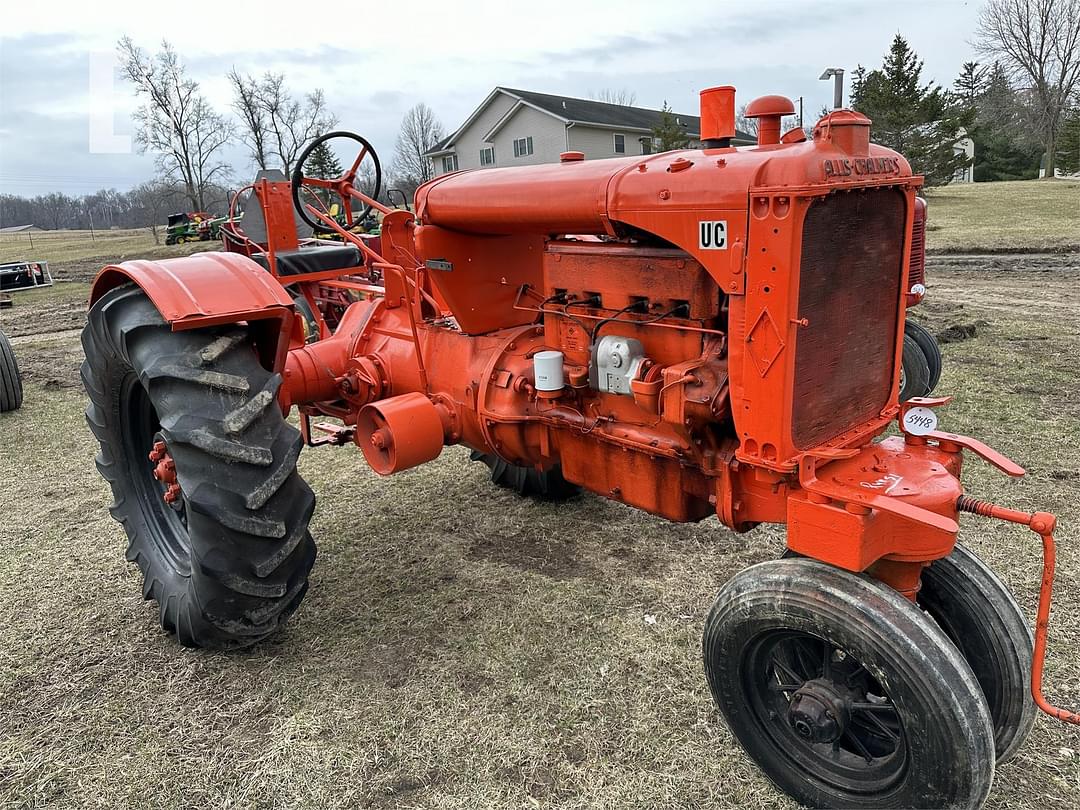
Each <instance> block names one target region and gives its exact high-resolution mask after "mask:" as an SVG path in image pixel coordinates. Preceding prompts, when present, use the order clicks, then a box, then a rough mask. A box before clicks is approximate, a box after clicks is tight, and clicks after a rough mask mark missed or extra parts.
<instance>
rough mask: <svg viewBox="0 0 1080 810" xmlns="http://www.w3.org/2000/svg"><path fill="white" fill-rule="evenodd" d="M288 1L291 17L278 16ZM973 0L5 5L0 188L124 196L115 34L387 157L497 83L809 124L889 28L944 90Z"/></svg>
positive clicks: (135, 169) (467, 108)
mask: <svg viewBox="0 0 1080 810" xmlns="http://www.w3.org/2000/svg"><path fill="white" fill-rule="evenodd" d="M286 6H287V7H289V8H292V9H295V10H296V11H297V13H298V17H296V18H292V17H289V16H287V15H286V14H285V13H283V12H282V11H281V10H280V9H282V8H283V7H286ZM979 7H980V2H979V0H973V2H949V1H948V0H945V1H943V0H912V1H911V2H905V3H899V2H880V1H879V2H872V1H871V0H819V1H818V2H814V1H813V0H810V1H807V0H802V1H801V2H772V1H770V0H757V1H756V2H749V3H748V2H745V0H741V1H740V2H734V3H728V2H723V1H722V0H721V1H719V2H718V0H711V2H697V1H696V0H675V2H671V3H665V2H662V0H619V2H610V3H600V2H587V0H578V2H572V3H560V2H555V3H552V2H547V3H515V2H509V0H502V2H472V3H461V2H457V3H455V2H453V0H450V2H447V0H438V2H430V3H429V2H426V0H425V1H424V2H412V3H407V2H398V3H377V2H373V3H367V2H359V3H345V4H341V3H315V2H305V3H297V2H293V3H288V4H281V3H274V2H262V3H254V2H247V1H246V0H244V1H242V2H241V1H238V0H225V2H216V3H207V2H204V0H198V2H181V3H180V4H176V3H162V2H160V0H158V2H146V0H144V1H143V2H138V3H136V2H109V1H108V0H99V2H87V0H82V2H78V3H74V2H69V1H68V0H64V1H63V2H57V1H56V0H53V2H48V3H45V2H33V1H32V0H31V1H30V2H27V1H26V0H23V1H22V2H12V3H6V4H5V6H4V9H3V12H2V13H0V192H8V193H15V194H28V195H33V194H41V193H46V192H49V191H55V190H60V191H65V192H68V193H71V194H81V193H87V192H91V191H95V190H97V189H99V188H102V187H115V188H118V189H121V190H123V189H127V188H130V187H131V186H132V185H134V184H136V183H138V182H141V181H142V180H144V179H147V178H148V177H149V176H150V175H151V174H152V173H153V158H152V157H151V156H149V155H140V154H138V153H137V152H135V151H127V152H122V153H119V154H103V153H101V152H94V151H92V150H91V141H92V140H93V139H92V138H91V137H90V131H91V121H92V120H95V119H96V120H98V121H104V122H105V140H104V143H106V144H108V145H109V146H108V148H111V149H123V147H124V138H123V136H127V135H130V134H131V132H132V125H131V121H130V115H131V111H132V109H133V108H134V106H135V102H134V99H133V98H132V95H131V92H130V88H129V87H127V86H126V85H125V84H124V83H123V82H121V81H120V80H119V78H118V77H117V79H116V80H115V81H113V82H110V81H109V79H110V78H111V77H110V76H109V73H110V70H109V63H110V60H112V62H113V64H114V65H115V57H114V54H115V45H116V41H117V39H118V38H119V37H120V36H122V35H124V34H128V35H130V36H131V37H132V38H133V39H134V40H135V41H136V42H137V43H138V44H140V45H142V46H143V47H144V48H147V49H153V48H155V47H156V46H157V44H158V43H159V42H160V41H161V39H162V38H163V37H165V38H168V39H169V41H171V42H172V43H173V44H174V45H175V46H176V48H177V50H178V51H179V52H180V53H181V54H182V55H183V57H184V59H185V61H186V63H187V67H188V72H189V74H190V75H191V76H192V77H193V78H195V79H197V80H198V81H199V82H200V83H201V84H202V87H203V91H204V93H205V94H206V96H207V97H208V98H209V99H210V101H211V102H212V103H213V104H214V105H215V106H216V107H218V109H219V110H221V111H223V112H228V111H229V105H230V93H229V88H228V85H227V83H226V81H225V73H226V72H227V71H228V70H229V69H230V68H231V67H233V66H236V67H237V68H239V69H240V70H241V71H246V72H252V73H261V72H263V71H266V70H272V71H275V72H282V73H284V74H286V77H287V81H288V83H289V85H290V87H291V88H292V89H293V90H294V91H298V92H299V91H306V90H309V89H311V88H314V87H321V88H322V89H323V90H324V91H325V93H326V97H327V101H328V103H329V106H330V108H331V110H332V111H333V112H334V113H336V114H337V116H338V118H339V119H340V121H341V125H342V127H343V128H345V129H351V130H354V131H356V132H359V133H361V134H363V135H366V136H367V137H368V138H369V139H370V140H371V141H372V142H373V143H374V145H375V147H376V149H377V150H378V152H379V154H380V157H381V158H382V160H383V162H384V164H389V163H390V162H391V160H392V157H393V146H394V138H395V136H396V133H397V129H398V125H399V123H400V120H401V116H402V114H403V113H404V112H405V111H406V110H407V109H408V108H409V107H410V106H412V105H413V104H415V103H416V102H418V101H424V102H426V103H427V104H429V105H430V106H431V107H432V108H433V109H434V110H435V113H436V115H437V116H438V117H439V118H440V119H441V120H442V122H443V123H444V124H445V125H446V127H447V130H448V131H450V130H453V129H454V128H456V127H457V126H458V125H459V124H460V123H461V122H462V121H463V120H464V118H465V117H466V116H467V115H468V114H469V113H470V112H471V111H472V110H473V108H475V107H476V105H477V104H479V103H480V101H481V100H482V99H483V98H484V96H485V95H487V93H488V92H490V90H491V89H492V88H493V87H494V86H496V85H504V86H508V87H516V88H521V89H527V90H535V91H539V92H547V93H558V94H563V95H571V96H579V97H583V98H587V97H589V95H590V93H596V92H597V91H599V90H601V89H603V88H612V89H622V88H626V89H629V90H632V91H633V92H635V93H636V94H637V102H636V103H637V105H638V106H644V107H659V106H660V105H661V104H662V103H663V102H664V101H665V100H667V101H668V102H669V103H670V104H671V105H672V107H673V108H674V109H675V111H676V112H683V113H688V114H696V113H697V92H698V91H699V90H701V89H702V88H704V87H710V86H713V85H717V84H733V85H735V86H736V87H737V89H738V101H737V103H739V104H741V103H745V102H747V101H749V100H750V99H752V98H754V97H755V96H757V95H761V94H764V93H782V94H784V95H788V96H791V97H793V98H794V97H798V96H800V95H801V96H803V97H804V98H805V104H806V115H807V118H808V119H811V116H813V115H815V114H816V113H817V112H818V111H819V110H820V109H821V107H822V106H823V105H826V104H828V103H830V101H831V98H832V85H831V83H829V82H823V81H819V80H818V76H819V75H820V74H821V71H822V70H823V69H824V68H826V67H831V66H836V67H844V68H847V69H848V70H849V71H850V69H852V68H854V67H855V66H856V65H857V64H859V63H862V64H864V65H868V66H871V67H873V66H877V65H879V64H880V63H881V58H882V55H883V54H884V53H885V51H886V50H887V48H888V46H889V42H890V41H891V39H892V37H893V36H894V35H895V34H896V33H897V32H899V33H901V34H903V35H904V36H905V37H906V38H907V39H908V40H909V41H910V42H911V44H912V46H913V47H914V48H915V50H916V51H917V52H918V54H919V56H920V57H921V58H922V59H923V60H924V61H925V63H926V64H925V68H924V78H925V79H929V78H932V79H934V80H935V81H937V82H939V83H942V84H945V85H949V84H951V83H952V80H953V78H954V77H955V76H956V74H957V73H958V72H959V70H960V66H961V64H962V63H963V62H964V61H965V60H968V59H972V58H974V57H973V56H972V48H971V45H970V44H969V40H970V38H971V31H972V28H973V26H974V22H975V17H976V15H977V13H978V9H979ZM349 9H351V10H353V12H354V13H353V14H352V16H349V15H348V13H347V11H348V10H349ZM92 64H98V65H102V64H103V65H104V66H105V68H104V71H101V70H99V71H98V72H99V74H103V75H104V76H105V79H106V81H105V91H104V92H103V91H100V90H99V91H97V92H93V93H92V92H90V77H91V65H92ZM111 72H112V73H115V67H114V68H113V70H112V71H111ZM110 84H111V85H112V86H111V89H110V88H109V85H110ZM92 111H93V113H94V116H92V115H91V112H92ZM110 123H111V125H112V132H109V131H108V130H109V124H110ZM99 131H100V127H99ZM114 135H118V136H120V138H119V139H117V138H115V137H113V136H114ZM95 142H96V143H98V144H100V143H102V140H101V138H100V137H99V138H98V139H97V140H96V141H95ZM229 157H230V159H231V160H232V162H233V164H234V166H235V169H236V175H235V180H236V181H244V180H245V179H246V178H247V177H248V175H249V174H250V163H249V161H248V160H247V158H246V157H245V155H244V153H243V151H242V149H241V148H239V147H234V148H232V149H231V151H230V154H229Z"/></svg>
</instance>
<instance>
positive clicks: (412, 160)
mask: <svg viewBox="0 0 1080 810" xmlns="http://www.w3.org/2000/svg"><path fill="white" fill-rule="evenodd" d="M442 137H443V125H442V123H440V121H439V119H437V118H436V117H435V113H434V112H432V110H431V107H429V106H428V105H427V104H424V103H423V102H421V103H419V104H417V105H416V106H414V107H413V108H412V109H410V110H409V111H408V112H407V113H405V117H404V118H403V119H402V120H401V131H400V132H399V133H398V136H397V143H396V145H395V149H394V172H393V173H394V176H395V178H396V179H397V182H398V184H399V185H402V186H407V187H411V188H413V189H415V188H416V187H417V186H419V185H421V184H422V183H426V182H427V181H428V180H430V179H431V178H433V177H434V176H435V164H434V163H433V162H432V160H431V158H429V157H427V156H426V155H425V154H424V153H425V152H427V151H428V150H429V149H431V147H433V146H434V145H435V144H437V143H438V142H439V141H440V140H442Z"/></svg>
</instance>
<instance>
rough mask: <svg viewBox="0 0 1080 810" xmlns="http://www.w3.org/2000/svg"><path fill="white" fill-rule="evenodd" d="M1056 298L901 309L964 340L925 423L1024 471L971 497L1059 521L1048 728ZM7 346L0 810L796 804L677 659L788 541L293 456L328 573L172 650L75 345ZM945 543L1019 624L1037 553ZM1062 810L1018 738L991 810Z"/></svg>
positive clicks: (1046, 739)
mask: <svg viewBox="0 0 1080 810" xmlns="http://www.w3.org/2000/svg"><path fill="white" fill-rule="evenodd" d="M1070 268H1071V269H1070ZM1077 273H1078V268H1077V266H1076V265H1075V264H1072V265H1067V264H1062V265H1061V266H1059V267H1057V268H1056V269H1052V270H1050V271H1046V270H1045V268H1040V267H1032V266H1029V265H1028V263H1027V262H1026V261H1025V260H1023V259H1015V260H1001V261H998V262H996V263H995V264H992V265H990V266H987V265H985V264H979V265H977V266H974V267H965V266H963V265H962V263H957V264H950V265H941V264H939V263H938V262H935V263H933V264H932V266H931V272H930V279H931V281H930V284H931V296H930V297H929V299H928V301H927V302H926V303H925V304H924V305H923V307H921V308H920V312H919V314H920V317H921V318H922V319H923V320H924V321H927V322H928V323H929V324H930V325H931V326H932V327H933V328H934V329H935V330H940V329H943V328H945V327H947V326H951V325H955V324H957V323H965V324H966V323H980V322H982V321H985V322H986V323H985V324H982V325H980V326H978V332H977V335H976V337H975V338H973V339H970V340H967V341H964V342H959V343H951V344H948V345H946V346H945V347H944V352H945V374H944V377H943V380H942V383H941V386H940V390H941V391H947V392H954V393H956V394H957V395H958V396H957V400H956V402H955V403H954V404H953V405H951V406H950V407H949V408H948V409H947V411H946V412H945V424H946V425H947V427H948V428H950V429H955V430H959V431H964V432H969V433H972V434H974V435H977V436H981V437H983V438H985V439H986V440H987V441H989V442H990V443H991V444H993V445H995V446H997V447H999V448H1000V449H1001V450H1003V451H1005V452H1006V453H1008V454H1010V455H1012V456H1013V457H1015V458H1017V459H1018V460H1019V461H1020V462H1021V463H1023V464H1024V465H1025V466H1027V468H1028V470H1029V471H1030V474H1029V477H1028V478H1027V479H1025V480H1024V481H1021V482H1014V481H1011V480H1008V479H1006V478H1005V477H1004V476H1001V475H1000V474H997V473H996V472H994V471H993V470H990V469H988V468H987V466H986V465H984V464H981V463H980V462H978V461H972V462H970V463H969V465H968V468H967V470H966V472H965V477H966V480H967V482H968V484H969V486H970V489H971V490H972V491H973V492H976V493H978V494H980V495H983V496H986V497H990V498H993V499H998V500H1000V501H1002V502H1005V503H1009V504H1012V505H1016V506H1020V507H1024V508H1035V507H1040V508H1049V509H1053V510H1056V511H1057V513H1058V515H1059V516H1060V518H1061V523H1062V532H1061V540H1062V547H1061V552H1060V561H1059V586H1058V593H1057V595H1056V602H1055V605H1056V608H1055V612H1054V617H1053V623H1052V626H1053V634H1052V639H1051V657H1050V661H1049V667H1048V672H1047V684H1048V687H1049V691H1050V693H1051V695H1052V696H1053V697H1055V698H1057V699H1058V700H1060V701H1061V702H1062V703H1064V704H1065V705H1068V706H1077V705H1080V675H1078V674H1077V671H1076V656H1075V650H1076V649H1077V648H1078V647H1080V618H1078V612H1080V585H1078V584H1077V582H1080V546H1077V543H1076V540H1077V538H1078V537H1080V532H1078V531H1077V528H1076V527H1077V526H1078V525H1080V508H1078V506H1077V503H1078V502H1080V449H1078V448H1080V399H1078V397H1080V394H1078V389H1077V384H1076V371H1075V368H1076V367H1075V358H1076V356H1077V355H1078V353H1080V295H1078V293H1077V284H1076V282H1077V278H1078V275H1077ZM69 288H71V289H69ZM82 294H83V290H82V289H77V288H73V286H72V285H58V286H57V288H55V289H54V290H52V291H42V292H39V293H35V294H34V296H36V298H34V299H25V300H24V299H20V302H19V304H18V306H17V307H16V309H15V310H13V311H11V312H7V313H4V315H3V316H2V321H3V322H0V325H2V326H3V328H5V329H9V328H12V327H14V326H15V325H16V324H18V323H23V324H33V323H35V322H37V321H38V313H39V312H41V311H43V308H44V310H48V311H52V312H54V313H60V314H59V315H57V317H59V318H60V319H61V322H62V321H63V318H64V317H65V316H64V314H63V313H65V312H70V311H75V308H77V307H80V306H81V303H80V298H81V296H82ZM953 301H963V303H962V304H959V303H951V302H953ZM49 307H51V308H52V309H51V310H49V309H48V308H49ZM24 331H25V332H26V334H24V335H23V336H22V337H19V338H17V344H16V349H17V351H18V352H19V354H20V359H21V360H22V362H23V367H24V370H26V371H27V372H28V380H27V396H26V403H25V405H24V407H23V409H22V410H21V411H19V412H17V413H14V414H3V415H0V479H2V480H3V481H4V484H5V486H4V487H2V488H0V516H2V520H0V706H2V707H3V708H2V710H0V806H12V807H34V806H45V805H47V806H56V807H118V806H120V807H147V808H149V807H153V808H172V807H175V808H181V807H184V808H186V807H227V806H228V807H236V806H238V807H299V806H308V807H342V808H346V807H347V808H354V807H391V806H393V807H398V806H401V807H418V808H476V807H506V808H519V807H528V806H544V807H565V808H578V807H613V808H630V807H640V808H656V807H725V808H726V807H754V808H775V807H786V806H789V804H788V803H787V802H786V800H784V799H783V798H782V797H779V796H778V795H777V794H776V792H775V791H774V790H773V789H772V787H771V786H770V785H769V784H768V782H767V781H766V780H765V779H764V778H763V777H762V776H761V775H760V774H759V772H758V771H757V770H756V768H755V767H754V766H753V765H752V764H751V763H750V762H749V761H748V760H747V759H746V758H745V757H744V756H743V754H742V753H741V751H740V749H739V748H738V746H737V745H735V743H734V741H733V739H732V737H731V735H730V734H729V733H728V731H727V729H726V727H725V726H724V724H723V722H722V721H721V720H720V719H719V718H718V716H717V713H716V711H715V709H714V708H713V706H712V703H711V701H710V699H709V696H708V692H707V689H706V686H705V683H704V678H703V675H702V671H701V663H700V652H699V646H698V645H699V639H700V632H701V626H702V623H703V620H704V616H705V613H706V612H707V610H708V608H709V605H710V602H711V600H712V597H713V594H714V593H715V592H716V590H717V589H718V588H719V586H720V584H721V583H722V582H724V580H726V579H727V578H728V577H730V576H731V575H732V574H734V573H735V572H736V571H738V570H739V569H740V568H742V567H744V566H745V565H747V564H750V563H753V562H757V561H760V560H766V559H771V558H774V557H776V556H777V555H778V554H779V553H780V551H781V550H782V547H783V546H782V532H781V530H780V529H778V528H775V527H769V528H760V529H758V530H756V531H754V532H752V533H750V534H748V535H733V534H731V533H730V532H728V531H726V530H724V529H723V528H722V527H720V526H719V525H718V524H717V522H716V521H715V520H708V521H705V522H703V523H701V524H698V525H672V524H669V523H665V522H664V521H662V520H659V519H657V518H653V517H651V516H649V515H646V514H643V513H640V512H636V511H633V510H630V509H628V508H625V507H622V506H620V505H618V504H614V503H610V502H607V501H603V500H601V499H598V498H594V497H584V498H582V499H580V500H579V501H577V502H575V503H572V504H569V505H565V506H553V505H545V504H538V503H535V502H532V501H528V500H523V499H520V498H517V497H515V496H512V495H510V494H507V493H505V492H502V491H499V490H495V489H493V488H492V487H490V486H489V485H488V483H487V481H486V476H485V474H484V470H483V469H482V468H481V467H480V466H479V465H476V464H470V463H468V462H467V454H466V453H465V452H464V451H463V450H461V449H460V448H451V449H448V450H446V451H445V452H444V453H443V455H442V457H441V458H440V459H439V460H438V461H436V462H434V463H432V464H430V465H428V466H426V467H424V468H422V469H419V470H415V471H411V472H408V473H404V474H402V475H400V476H396V477H394V478H391V479H383V478H379V477H377V476H375V475H373V474H371V473H370V472H369V471H368V470H367V468H366V466H365V464H364V462H363V459H362V457H361V456H360V454H359V453H357V452H355V450H350V449H348V448H343V449H338V450H331V449H321V450H309V451H307V452H305V453H304V454H303V456H302V458H301V471H302V473H303V475H304V476H305V477H306V478H307V479H308V480H309V481H310V482H311V483H312V485H313V486H314V488H315V490H316V492H317V493H318V496H319V507H318V509H317V512H316V516H315V519H314V522H313V524H312V530H313V532H314V534H315V537H316V539H317V540H318V542H319V544H320V558H319V561H318V563H317V565H316V569H315V572H314V575H313V579H312V589H311V592H310V594H309V595H308V598H307V600H306V602H305V604H304V606H303V607H302V608H301V610H300V612H299V614H298V615H297V616H296V617H295V618H294V620H293V621H292V623H291V624H290V625H289V627H288V628H287V629H286V631H285V632H284V633H282V634H281V635H280V637H277V638H275V639H274V640H272V641H271V642H270V643H267V644H265V645H263V646H261V647H260V648H258V649H256V650H255V651H253V652H249V653H246V654H239V655H224V654H216V653H206V652H196V651H189V650H184V649H181V648H179V647H177V646H176V645H175V644H174V643H173V642H172V641H171V640H170V639H169V638H166V637H165V636H163V635H162V633H161V632H160V630H159V629H158V627H157V622H156V617H155V612H154V610H153V609H152V608H151V606H150V605H148V604H146V603H144V602H143V601H142V600H141V598H140V593H139V584H140V583H139V578H138V576H137V573H136V571H135V569H134V567H133V566H131V565H129V564H128V563H126V562H125V561H124V559H123V548H124V539H123V533H122V531H121V529H120V527H119V526H118V525H116V524H115V523H114V522H113V521H112V520H111V519H110V518H109V517H108V514H107V512H106V509H105V507H106V505H107V504H108V502H109V496H108V494H107V491H106V487H105V486H104V484H103V482H102V481H101V479H100V477H99V476H98V475H97V473H96V471H95V470H94V467H93V463H92V459H93V456H94V453H95V449H96V448H95V445H94V442H93V440H92V438H91V436H90V434H89V432H88V431H87V430H86V428H85V425H84V423H83V419H82V408H83V405H84V396H83V394H82V391H81V390H80V389H79V388H77V387H73V386H74V385H75V373H76V372H75V369H76V367H77V364H78V361H79V358H80V348H79V344H78V338H77V335H76V334H74V333H72V332H71V331H70V330H69V331H67V332H61V333H59V334H57V335H40V334H37V335H35V334H33V332H34V331H36V330H35V329H34V328H29V327H28V328H27V329H26V330H24ZM964 539H965V542H967V543H969V544H971V545H972V546H973V547H974V548H975V549H976V550H977V551H978V552H979V553H981V554H982V555H983V556H984V557H985V558H986V559H987V560H988V561H989V562H990V563H991V564H992V565H993V566H994V567H995V568H996V569H997V570H998V571H999V572H1000V573H1001V574H1002V576H1003V577H1004V578H1005V579H1006V580H1007V582H1008V583H1009V585H1010V586H1011V587H1012V588H1013V589H1014V591H1015V593H1016V594H1017V596H1018V598H1019V599H1020V601H1021V603H1022V604H1023V605H1024V606H1025V608H1026V609H1028V610H1029V612H1030V609H1031V608H1032V607H1033V605H1034V600H1035V595H1036V583H1037V581H1038V568H1039V563H1038V558H1037V553H1036V546H1035V544H1034V543H1033V542H1032V537H1030V536H1029V535H1027V534H1025V533H1024V532H1022V531H1019V530H1013V529H1010V528H1007V527H1004V526H1001V525H997V524H992V523H987V522H982V521H979V520H977V519H974V518H973V519H970V520H965V521H964ZM646 617H654V618H655V620H656V621H655V623H651V622H650V621H647V620H646ZM945 767H947V765H946V766H945ZM1078 796H1080V732H1078V731H1077V730H1075V729H1068V728H1066V727H1063V726H1061V725H1059V724H1058V723H1056V722H1052V721H1049V720H1046V719H1042V718H1040V719H1039V721H1038V723H1037V725H1036V728H1035V731H1034V733H1033V735H1032V737H1031V738H1030V741H1029V742H1028V744H1027V746H1026V747H1025V748H1024V750H1023V751H1022V753H1021V755H1020V757H1019V758H1018V760H1017V761H1016V762H1014V763H1012V764H1010V765H1008V766H1006V767H1003V768H1001V769H999V771H998V777H997V781H996V783H995V790H994V794H993V796H992V799H991V804H990V806H991V807H993V808H1007V807H1017V808H1019V807H1032V806H1041V807H1045V808H1075V807H1080V799H1078Z"/></svg>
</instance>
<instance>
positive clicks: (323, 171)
mask: <svg viewBox="0 0 1080 810" xmlns="http://www.w3.org/2000/svg"><path fill="white" fill-rule="evenodd" d="M304 171H305V172H306V173H307V176H308V177H319V178H322V179H323V180H333V179H334V178H336V177H341V175H343V174H344V173H345V169H344V168H343V167H342V165H341V161H340V160H338V158H337V155H335V154H334V153H333V151H332V150H331V149H330V147H329V145H328V144H327V142H326V141H323V142H322V143H320V144H319V145H318V146H316V147H315V148H314V149H312V150H311V155H309V156H308V159H307V162H306V163H305V165H304Z"/></svg>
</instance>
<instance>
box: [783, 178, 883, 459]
mask: <svg viewBox="0 0 1080 810" xmlns="http://www.w3.org/2000/svg"><path fill="white" fill-rule="evenodd" d="M904 215H905V202H904V196H903V194H901V193H900V192H899V191H895V190H892V189H875V190H870V191H857V192H848V193H843V194H831V195H829V196H828V197H825V198H822V199H820V200H818V201H816V202H815V203H814V204H813V205H812V206H811V207H810V209H809V210H808V211H807V213H806V219H805V221H804V223H803V242H802V262H801V268H800V278H799V317H800V318H806V319H807V320H808V321H809V324H808V325H807V326H806V327H804V328H802V329H800V330H798V337H797V338H796V341H797V342H796V347H795V385H794V403H793V413H792V438H793V440H794V443H795V446H796V447H798V448H799V449H801V450H805V449H809V448H812V447H816V446H818V445H821V444H823V443H825V442H828V441H829V440H830V439H833V438H835V437H836V436H838V435H840V434H841V433H843V432H845V431H847V430H850V429H851V428H853V427H855V426H857V425H859V424H861V423H863V422H865V421H867V420H869V419H872V418H874V417H875V416H877V414H878V413H879V412H880V411H881V409H882V408H883V407H884V406H885V405H886V403H887V402H888V398H889V392H890V390H891V388H892V379H893V361H894V357H895V350H896V339H897V312H898V307H899V295H900V284H901V274H902V273H903V268H902V267H901V261H902V258H903V250H904Z"/></svg>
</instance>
